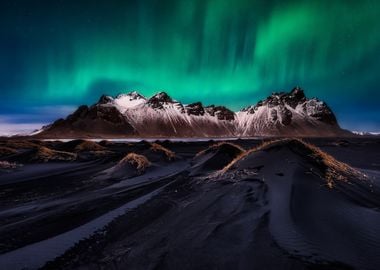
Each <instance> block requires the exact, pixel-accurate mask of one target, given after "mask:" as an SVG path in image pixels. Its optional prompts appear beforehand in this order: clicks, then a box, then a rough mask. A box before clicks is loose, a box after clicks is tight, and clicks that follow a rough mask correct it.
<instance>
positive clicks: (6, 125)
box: [0, 105, 76, 136]
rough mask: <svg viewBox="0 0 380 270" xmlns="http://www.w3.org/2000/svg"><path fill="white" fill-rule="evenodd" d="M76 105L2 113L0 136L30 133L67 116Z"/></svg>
mask: <svg viewBox="0 0 380 270" xmlns="http://www.w3.org/2000/svg"><path fill="white" fill-rule="evenodd" d="M75 108H76V107H74V106H67V105H58V106H39V107H29V108H25V110H24V111H23V112H22V113H14V114H0V136H11V135H16V134H29V133H31V132H33V131H35V130H37V129H40V128H41V127H43V126H45V125H47V124H49V123H51V122H53V121H54V120H56V119H58V118H62V117H66V116H67V115H69V114H70V113H72V112H73V111H74V110H75Z"/></svg>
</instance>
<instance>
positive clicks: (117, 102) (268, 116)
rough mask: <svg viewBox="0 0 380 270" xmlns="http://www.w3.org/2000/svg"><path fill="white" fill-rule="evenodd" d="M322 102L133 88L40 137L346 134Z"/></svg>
mask: <svg viewBox="0 0 380 270" xmlns="http://www.w3.org/2000/svg"><path fill="white" fill-rule="evenodd" d="M348 134H349V133H348V132H346V131H344V130H342V129H341V128H340V127H339V124H338V123H337V120H336V118H335V115H334V113H333V112H332V110H331V109H330V108H329V107H328V106H327V104H326V103H325V102H323V101H320V100H318V99H316V98H312V99H308V98H307V97H306V96H305V94H304V92H303V90H301V89H300V88H298V87H297V88H294V89H293V90H292V91H291V92H290V93H284V92H281V93H273V94H272V95H271V96H269V97H268V98H267V99H265V100H263V101H259V102H258V103H257V104H256V105H252V106H249V107H247V108H244V109H242V110H241V111H239V112H233V111H231V110H229V109H228V108H226V107H224V106H215V105H210V106H204V105H203V104H202V103H201V102H195V103H192V104H182V103H180V102H178V101H176V100H173V99H172V98H171V97H170V96H168V94H166V93H165V92H160V93H157V94H156V95H154V96H152V97H151V98H149V99H148V98H146V97H144V96H142V95H140V94H139V93H137V92H130V93H128V94H120V95H118V96H116V97H111V96H105V95H103V96H102V97H101V98H100V99H99V101H98V102H97V103H96V104H94V105H92V106H90V107H88V106H85V105H83V106H80V107H79V108H78V109H77V110H76V111H75V112H74V113H73V114H71V115H69V116H68V117H67V118H66V119H60V120H57V121H56V122H54V123H53V124H51V125H49V126H46V127H44V128H43V129H42V130H41V131H40V132H38V133H37V134H36V135H35V136H37V137H38V138H77V137H96V138H110V137H113V138H116V137H250V136H337V135H340V136H342V135H348Z"/></svg>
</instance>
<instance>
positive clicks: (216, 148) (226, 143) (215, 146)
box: [194, 142, 246, 158]
mask: <svg viewBox="0 0 380 270" xmlns="http://www.w3.org/2000/svg"><path fill="white" fill-rule="evenodd" d="M224 146H227V147H228V146H230V147H231V148H236V149H238V150H239V151H240V152H242V153H245V152H246V151H245V149H244V148H243V147H241V146H240V145H237V144H234V143H230V142H218V143H215V144H213V145H211V146H209V147H208V148H206V149H204V150H202V151H199V152H198V153H197V154H196V155H195V157H194V158H197V157H199V156H202V155H204V154H206V153H209V152H213V151H216V150H218V149H219V148H221V147H224Z"/></svg>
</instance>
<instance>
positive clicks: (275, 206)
mask: <svg viewBox="0 0 380 270" xmlns="http://www.w3.org/2000/svg"><path fill="white" fill-rule="evenodd" d="M306 141H307V142H311V143H312V144H314V145H316V146H318V147H319V148H320V149H322V150H323V151H324V152H325V153H329V154H331V155H332V156H333V157H334V158H335V159H336V160H335V159H334V158H332V157H330V156H329V155H325V154H324V153H323V152H322V153H320V152H316V149H314V148H313V147H312V146H311V148H309V146H308V145H306V144H303V143H301V142H298V141H293V140H287V141H282V142H277V143H269V144H266V145H264V146H263V147H259V148H257V147H258V146H259V145H261V143H262V141H261V140H237V141H233V142H232V143H233V144H221V143H220V142H219V143H216V142H212V141H210V142H182V143H181V142H168V141H164V142H160V143H159V144H158V145H155V144H151V143H147V142H140V143H112V142H106V141H103V142H100V143H91V142H83V141H74V142H68V143H62V142H38V141H34V142H25V141H22V142H21V141H1V142H0V160H2V161H3V162H2V163H1V162H0V165H1V166H2V168H0V269H39V268H43V269H144V270H145V269H380V139H376V138H351V139H348V140H347V139H345V140H341V139H310V140H306ZM161 146H163V147H161ZM210 146H211V147H210ZM253 148H257V149H256V150H254V151H249V152H246V150H249V149H253ZM130 153H133V154H132V155H128V154H130ZM127 155H128V157H127ZM4 161H6V162H7V163H5V162H4ZM339 161H342V162H345V163H346V164H348V165H349V166H346V165H345V164H342V163H340V162H339ZM21 165H22V166H21ZM1 166H0V167H1Z"/></svg>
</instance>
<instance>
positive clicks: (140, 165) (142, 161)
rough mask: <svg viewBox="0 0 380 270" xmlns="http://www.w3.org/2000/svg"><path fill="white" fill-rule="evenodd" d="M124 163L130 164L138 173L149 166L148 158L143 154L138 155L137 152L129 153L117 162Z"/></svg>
mask: <svg viewBox="0 0 380 270" xmlns="http://www.w3.org/2000/svg"><path fill="white" fill-rule="evenodd" d="M125 163H129V164H131V165H132V166H133V167H135V168H136V169H137V171H139V172H140V173H141V172H144V171H145V170H146V169H147V168H148V167H149V166H150V162H149V160H148V159H147V158H146V157H145V156H143V155H139V154H136V153H129V154H128V155H126V156H125V157H124V158H123V159H122V160H121V161H120V162H119V165H122V164H125Z"/></svg>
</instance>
